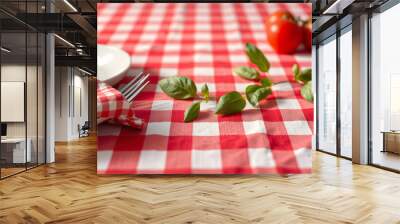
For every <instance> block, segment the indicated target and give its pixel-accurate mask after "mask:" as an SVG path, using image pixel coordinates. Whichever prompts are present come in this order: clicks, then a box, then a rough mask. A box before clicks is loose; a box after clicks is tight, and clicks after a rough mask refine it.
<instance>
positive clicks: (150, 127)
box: [146, 122, 171, 136]
mask: <svg viewBox="0 0 400 224" xmlns="http://www.w3.org/2000/svg"><path fill="white" fill-rule="evenodd" d="M170 127H171V122H149V123H148V124H147V129H146V135H164V136H168V135H169V129H170Z"/></svg>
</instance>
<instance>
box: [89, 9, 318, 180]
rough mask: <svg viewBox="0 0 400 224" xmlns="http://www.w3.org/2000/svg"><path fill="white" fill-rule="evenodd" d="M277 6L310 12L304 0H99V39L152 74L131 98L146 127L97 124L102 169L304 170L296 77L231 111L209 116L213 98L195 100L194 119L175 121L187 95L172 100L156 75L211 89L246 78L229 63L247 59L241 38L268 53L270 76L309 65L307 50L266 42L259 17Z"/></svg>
mask: <svg viewBox="0 0 400 224" xmlns="http://www.w3.org/2000/svg"><path fill="white" fill-rule="evenodd" d="M278 9H288V10H290V11H291V12H292V13H293V14H294V15H295V16H299V17H303V18H307V17H308V16H310V15H311V4H271V3H246V4H233V3H232V4H230V3H229V4H228V3H221V4H220V3H193V4H192V3H188V4H185V3H181V4H176V3H175V4H173V3H171V4H163V3H160V4H157V3H141V4H137V3H136V4H135V3H129V4H115V3H104V4H98V17H97V18H98V40H97V41H98V43H99V44H108V45H113V46H117V47H120V48H122V49H124V50H125V51H127V52H128V53H129V54H130V55H131V57H132V69H131V71H130V72H129V74H128V75H127V77H126V78H124V79H123V80H122V81H121V83H120V84H119V85H124V84H125V83H126V82H128V81H129V80H130V79H131V77H132V76H131V75H132V74H137V73H139V72H141V71H145V72H149V73H150V74H151V77H150V84H149V85H148V86H147V87H146V88H145V89H144V91H143V92H142V93H141V94H140V95H138V97H137V98H136V100H135V101H134V103H133V105H132V107H133V108H134V109H135V114H136V115H137V117H139V118H142V119H143V120H144V122H145V127H144V128H143V129H142V130H137V129H133V128H129V127H123V126H119V125H111V124H101V125H99V127H98V153H97V160H98V164H97V171H98V173H100V174H140V173H146V174H150V173H157V174H194V173H212V174H254V173H281V174H282V173H308V172H310V171H311V150H310V148H311V135H312V127H313V104H312V103H309V102H307V101H305V100H304V99H303V98H302V97H301V95H300V88H301V86H300V85H299V84H296V83H294V82H290V83H282V84H279V85H276V86H274V87H273V94H272V95H271V96H269V97H268V99H267V100H266V101H263V102H261V106H260V108H253V107H252V106H251V105H250V104H249V103H247V106H246V108H245V110H244V111H243V112H242V113H240V114H236V115H232V116H216V115H215V114H214V112H213V110H215V105H216V101H215V98H214V99H213V100H211V101H210V102H209V103H207V104H202V105H201V107H202V108H201V114H200V116H199V118H198V119H196V120H195V121H194V122H193V123H183V116H184V111H185V109H186V108H187V107H188V106H189V105H190V104H192V101H191V100H188V101H184V100H173V99H171V98H169V97H168V96H167V95H165V94H164V93H163V92H162V91H161V89H160V88H159V87H158V86H157V83H158V81H159V80H160V79H161V78H163V77H168V76H174V75H177V74H179V75H181V76H187V77H189V78H191V79H193V80H194V82H195V83H196V85H198V89H200V86H202V85H203V84H204V83H207V85H208V87H209V89H210V94H211V95H212V96H216V99H218V98H219V97H220V96H222V95H223V94H225V93H227V92H229V91H233V90H237V91H239V92H244V89H245V87H246V86H247V85H248V84H250V83H251V82H250V81H246V80H243V79H241V78H239V77H237V76H234V75H233V74H232V68H234V67H236V66H241V65H248V66H253V65H252V64H250V62H249V61H248V59H247V57H246V55H245V52H244V45H245V43H246V42H250V43H253V44H255V45H257V46H258V47H259V48H260V49H261V50H262V51H263V52H264V53H265V54H266V55H267V57H268V59H269V60H270V62H271V65H272V67H271V69H270V72H269V74H267V75H268V77H269V78H270V79H272V80H273V81H274V82H279V81H287V80H293V75H292V72H291V68H292V65H293V64H294V63H298V64H299V65H300V66H303V67H311V56H310V54H308V53H307V54H306V53H301V54H297V55H277V54H276V53H275V52H274V51H273V50H272V48H271V47H270V46H269V45H268V44H267V40H266V32H265V27H264V19H265V17H266V16H267V15H268V14H270V13H271V12H273V11H275V10H278Z"/></svg>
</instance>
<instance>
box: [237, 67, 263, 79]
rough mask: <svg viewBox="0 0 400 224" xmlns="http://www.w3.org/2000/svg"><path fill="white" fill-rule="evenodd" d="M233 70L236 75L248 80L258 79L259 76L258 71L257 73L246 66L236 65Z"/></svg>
mask: <svg viewBox="0 0 400 224" xmlns="http://www.w3.org/2000/svg"><path fill="white" fill-rule="evenodd" d="M233 72H234V73H235V74H236V75H238V76H240V77H242V78H245V79H248V80H258V79H259V78H260V73H258V71H257V70H255V69H254V68H250V67H246V66H240V67H237V68H235V69H234V70H233Z"/></svg>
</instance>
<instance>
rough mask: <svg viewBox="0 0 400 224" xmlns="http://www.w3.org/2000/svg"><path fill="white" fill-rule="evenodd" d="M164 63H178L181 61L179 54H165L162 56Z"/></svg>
mask: <svg viewBox="0 0 400 224" xmlns="http://www.w3.org/2000/svg"><path fill="white" fill-rule="evenodd" d="M162 63H165V64H170V63H173V64H177V63H179V55H177V54H176V55H168V56H164V57H163V58H162Z"/></svg>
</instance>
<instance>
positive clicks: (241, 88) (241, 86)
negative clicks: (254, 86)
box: [235, 83, 249, 93]
mask: <svg viewBox="0 0 400 224" xmlns="http://www.w3.org/2000/svg"><path fill="white" fill-rule="evenodd" d="M248 85H249V83H235V89H236V91H238V92H239V93H244V92H245V91H246V87H247V86H248Z"/></svg>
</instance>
